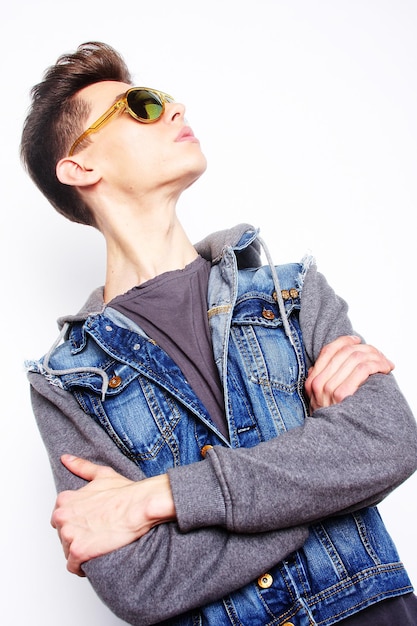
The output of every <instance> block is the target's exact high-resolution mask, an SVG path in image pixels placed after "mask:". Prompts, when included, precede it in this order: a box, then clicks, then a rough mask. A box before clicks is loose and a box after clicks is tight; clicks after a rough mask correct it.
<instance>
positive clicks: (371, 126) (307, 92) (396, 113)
mask: <svg viewBox="0 0 417 626" xmlns="http://www.w3.org/2000/svg"><path fill="white" fill-rule="evenodd" d="M0 31H1V32H0V59H1V80H2V97H1V104H0V106H1V116H0V123H1V129H0V130H1V134H0V141H1V150H0V159H1V186H0V193H1V225H0V229H1V246H0V252H1V269H2V272H1V282H2V285H3V286H2V305H1V315H2V319H1V340H2V380H3V383H4V386H3V393H2V410H1V440H0V445H1V450H0V452H1V455H0V458H1V476H2V497H1V501H2V503H1V518H0V519H1V525H2V526H1V531H0V538H1V561H2V563H1V569H2V583H1V593H2V601H1V603H0V607H1V608H0V612H1V613H0V621H1V623H2V624H5V625H7V626H15V625H17V626H21V625H22V626H23V624H25V625H26V624H32V625H35V626H37V625H39V626H40V625H42V626H57V625H58V624H59V626H70V625H71V626H73V624H77V625H78V626H111V625H115V624H120V623H121V622H120V621H119V620H118V619H116V618H115V617H114V616H112V615H111V613H110V612H109V611H108V610H107V609H106V608H105V607H104V606H103V605H102V604H101V602H100V601H99V600H98V599H97V598H96V597H95V595H94V593H93V592H92V591H91V589H90V588H89V584H88V582H87V581H86V580H84V579H79V578H76V577H74V576H72V575H70V574H68V573H67V572H66V570H65V562H64V559H63V556H62V554H61V548H60V545H59V542H58V539H57V537H56V536H55V531H53V530H52V528H51V527H50V526H49V516H50V511H51V509H52V506H53V502H54V487H53V484H52V479H51V475H50V471H49V465H48V461H47V457H46V454H45V451H44V449H43V445H42V442H41V440H40V437H39V435H38V433H37V430H36V426H35V424H34V419H33V417H32V413H31V408H30V404H29V399H28V386H27V384H26V379H25V373H24V368H23V361H24V359H25V358H34V357H40V356H41V355H42V354H43V353H44V352H45V351H46V350H47V348H48V347H49V346H50V344H51V343H52V342H53V340H54V338H55V336H56V325H55V319H56V317H58V316H59V315H61V314H64V313H68V312H75V311H76V310H77V309H78V307H79V306H80V305H81V304H82V303H83V302H84V300H85V298H86V296H87V295H88V293H89V292H90V290H91V289H93V288H94V287H95V286H96V285H98V284H101V283H102V282H103V276H104V274H103V259H104V247H103V245H102V242H101V238H100V235H99V234H98V233H97V232H95V231H94V230H93V229H90V228H87V227H83V226H78V225H74V224H71V223H70V222H68V221H67V220H65V219H64V218H62V217H61V216H58V214H56V213H55V212H54V210H53V209H52V208H51V207H50V206H49V205H48V203H47V202H46V201H45V200H44V199H43V197H42V196H41V195H40V193H39V192H38V191H37V189H35V187H34V186H33V185H32V183H31V182H30V181H29V179H28V178H27V177H26V174H25V173H24V172H23V170H22V168H21V165H20V163H19V157H18V144H19V139H20V131H21V127H22V123H23V119H24V116H25V112H26V109H27V106H28V103H29V96H28V93H29V89H30V87H31V86H32V85H33V84H34V83H36V82H38V81H39V80H40V79H41V76H42V73H43V70H44V69H46V67H47V66H49V65H50V64H53V63H54V62H55V60H56V58H57V56H58V55H59V54H61V53H62V52H67V51H72V50H74V48H75V47H76V46H77V45H78V44H79V43H81V42H83V41H88V40H102V41H106V42H107V43H110V44H111V45H113V46H114V47H116V48H117V49H118V50H119V51H120V52H121V53H122V54H123V55H124V57H125V59H126V60H127V62H128V65H129V66H130V67H131V68H132V71H133V72H134V73H135V77H136V80H137V82H138V83H142V84H145V85H150V86H153V87H156V88H159V89H162V90H164V91H167V92H168V93H173V94H174V95H175V96H176V98H177V99H178V100H180V101H182V102H184V103H185V104H186V105H187V117H188V119H189V122H190V123H191V125H192V126H193V129H194V131H195V133H196V134H197V136H198V137H199V138H200V140H201V143H202V146H203V148H204V151H205V153H206V155H207V157H208V161H209V168H208V170H207V172H206V174H205V175H204V177H203V179H202V180H201V181H199V182H198V183H197V184H196V185H195V186H194V187H193V188H192V189H191V190H189V191H188V192H187V193H186V194H185V195H184V198H183V200H182V204H181V208H180V211H181V217H182V219H183V222H184V223H185V225H186V227H187V229H188V232H189V233H190V236H191V238H192V240H193V241H196V240H198V239H200V238H201V237H202V236H204V235H205V234H206V233H207V232H208V231H211V230H215V229H220V228H223V227H228V226H231V225H233V224H235V223H237V222H241V221H248V222H251V223H253V224H254V225H256V226H260V227H261V232H262V234H263V236H264V238H265V239H266V240H267V241H268V243H269V246H270V249H271V251H272V252H273V256H274V259H275V261H276V262H277V263H281V262H287V261H294V260H299V259H300V258H301V257H302V256H303V255H304V253H305V252H309V251H311V252H312V253H313V254H314V255H315V257H316V258H317V261H318V265H319V269H320V270H321V271H323V272H324V273H325V274H326V276H327V278H328V280H329V281H330V282H331V284H332V285H333V286H334V288H335V289H336V290H337V292H338V293H340V294H341V295H342V296H344V297H345V298H346V299H347V300H348V301H349V303H350V305H351V317H352V319H353V322H354V325H355V327H356V329H357V330H358V331H359V332H361V333H362V334H363V335H364V336H365V338H366V339H367V340H368V342H369V343H373V344H375V345H377V346H378V347H379V348H380V349H381V350H382V351H384V352H385V353H386V354H387V355H389V356H390V357H391V358H392V359H393V360H394V361H395V363H396V364H397V367H396V377H397V379H398V381H399V383H400V385H401V387H402V389H403V391H404V393H405V395H406V397H407V398H408V400H409V402H410V404H411V405H412V407H413V409H414V410H415V412H417V411H416V409H417V401H416V399H415V396H414V393H415V389H416V382H415V375H414V362H415V352H416V337H415V323H416V320H415V308H416V295H415V271H414V258H415V225H414V221H413V220H414V214H415V209H416V205H417V189H416V166H417V125H416V111H417V88H416V78H417V73H416V69H417V37H416V33H417V2H416V1H415V0H298V1H297V0H256V2H254V1H252V0H251V1H248V0H229V1H228V0H206V1H205V2H198V1H197V0H194V1H192V0H176V1H175V2H172V1H169V2H168V1H166V0H157V1H155V2H152V0H146V2H145V1H143V0H134V1H131V0H124V2H115V1H114V0H113V1H111V2H110V1H109V0H102V1H100V2H99V1H98V0H89V1H88V2H86V1H85V0H72V1H71V2H70V3H57V2H56V1H54V2H52V1H51V0H36V1H35V2H34V1H33V0H26V1H24V0H15V1H14V2H8V3H6V4H5V6H4V7H3V9H2V16H1V24H0ZM364 419H366V415H365V416H364ZM416 485H417V478H416V476H414V477H412V478H411V479H409V480H408V481H407V482H406V484H405V485H403V486H402V487H400V488H399V489H398V490H397V491H396V492H395V493H394V494H392V495H391V496H390V497H389V498H388V499H387V500H386V502H384V503H383V504H382V505H381V511H382V513H383V516H384V519H385V521H386V524H387V526H388V528H389V530H390V531H391V533H392V535H393V536H394V538H395V541H396V543H397V546H398V548H399V551H400V555H401V557H402V559H403V561H404V562H405V563H406V565H407V567H408V570H409V572H410V575H411V578H412V580H413V582H414V583H417V560H416V557H417V547H416V541H415V530H414V529H415V526H416V520H417V505H416V498H415V490H416Z"/></svg>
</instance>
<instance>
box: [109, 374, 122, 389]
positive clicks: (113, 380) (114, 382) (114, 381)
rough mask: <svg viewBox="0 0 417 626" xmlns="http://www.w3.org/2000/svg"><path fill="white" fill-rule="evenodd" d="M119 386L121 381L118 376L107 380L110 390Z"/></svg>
mask: <svg viewBox="0 0 417 626" xmlns="http://www.w3.org/2000/svg"><path fill="white" fill-rule="evenodd" d="M121 384H122V379H121V378H120V376H112V377H111V378H110V380H109V387H111V388H112V389H115V388H116V387H119V386H120V385H121Z"/></svg>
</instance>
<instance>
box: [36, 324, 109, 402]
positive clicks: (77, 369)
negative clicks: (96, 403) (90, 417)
mask: <svg viewBox="0 0 417 626" xmlns="http://www.w3.org/2000/svg"><path fill="white" fill-rule="evenodd" d="M68 327H69V324H68V323H65V324H64V325H63V327H62V330H61V332H60V333H59V335H58V338H57V339H56V340H55V341H54V343H53V344H52V346H51V348H50V349H49V350H48V352H47V353H46V355H45V357H44V360H43V363H42V367H43V368H44V370H45V372H46V373H47V374H48V375H49V376H63V375H64V374H77V373H78V372H91V373H92V374H98V375H99V376H101V378H102V379H103V384H102V386H101V399H102V400H103V401H104V400H105V397H106V392H107V389H108V386H109V377H108V375H107V373H106V372H105V371H104V370H103V369H100V368H99V367H72V368H70V369H66V370H54V369H53V368H52V367H49V360H50V358H51V355H52V353H53V351H54V350H55V348H56V347H57V346H58V345H59V344H60V342H61V340H62V339H63V338H64V337H65V334H66V332H67V330H68Z"/></svg>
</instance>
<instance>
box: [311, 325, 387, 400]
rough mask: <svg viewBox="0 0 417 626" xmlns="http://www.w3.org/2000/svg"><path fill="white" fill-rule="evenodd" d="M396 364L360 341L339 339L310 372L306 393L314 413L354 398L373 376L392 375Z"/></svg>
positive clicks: (323, 351) (324, 349)
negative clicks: (351, 397)
mask: <svg viewBox="0 0 417 626" xmlns="http://www.w3.org/2000/svg"><path fill="white" fill-rule="evenodd" d="M393 369H394V364H393V363H392V362H391V361H390V360H389V359H387V358H386V357H385V356H384V355H383V354H382V353H381V352H379V350H377V349H376V348H374V347H373V346H370V345H368V344H364V343H361V340H360V338H359V337H356V336H344V337H338V338H337V339H335V340H334V341H332V342H331V343H329V344H327V346H324V348H323V349H322V350H321V352H320V355H319V358H318V359H317V361H316V362H315V364H314V366H313V367H312V368H310V370H309V372H308V376H307V380H306V383H305V391H306V394H307V396H308V398H309V400H310V408H311V411H314V410H315V409H318V408H322V407H326V406H331V405H332V404H338V403H339V402H341V401H342V400H344V399H345V398H346V397H347V396H351V395H352V394H353V393H355V391H356V390H357V389H358V388H359V387H360V385H362V383H364V382H365V381H366V380H367V378H369V376H371V374H378V373H379V374H389V373H390V372H391V371H392V370H393Z"/></svg>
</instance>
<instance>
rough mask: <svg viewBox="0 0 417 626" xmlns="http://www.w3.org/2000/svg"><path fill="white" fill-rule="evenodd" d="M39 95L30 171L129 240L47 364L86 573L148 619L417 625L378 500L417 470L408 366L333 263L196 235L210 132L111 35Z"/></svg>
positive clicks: (71, 537) (61, 503) (59, 471)
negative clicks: (402, 368) (137, 84)
mask: <svg viewBox="0 0 417 626" xmlns="http://www.w3.org/2000/svg"><path fill="white" fill-rule="evenodd" d="M32 95H33V102H32V108H31V111H30V113H29V115H28V118H27V120H26V123H25V127H24V131H23V138H22V155H23V158H24V161H25V163H26V166H27V168H28V170H29V173H30V174H31V176H32V178H33V179H34V181H35V182H36V183H37V184H38V186H39V187H40V188H41V189H42V191H43V193H44V194H45V196H46V197H47V198H48V199H49V200H50V202H51V203H52V204H53V205H54V206H55V208H56V209H57V210H59V211H60V212H61V213H63V214H64V215H65V216H66V217H68V218H69V219H71V220H74V221H79V222H81V223H86V224H90V225H93V226H95V227H96V228H98V229H99V230H100V232H101V233H102V234H103V236H104V237H105V240H106V245H107V273H106V282H105V285H104V289H98V290H97V291H95V292H94V293H93V294H92V296H91V297H90V299H89V300H88V302H87V304H86V305H85V307H84V308H83V309H82V310H81V311H80V312H79V313H78V314H77V315H75V316H69V317H67V318H63V319H61V320H60V326H61V329H62V330H61V334H60V337H59V338H58V340H57V342H56V344H55V345H54V346H53V348H52V349H51V350H50V351H49V352H48V353H47V355H46V356H45V357H44V358H42V359H41V360H40V361H38V362H33V363H31V364H30V367H29V369H30V373H29V378H30V383H31V390H32V398H33V407H34V411H35V414H36V417H37V420H38V424H39V428H40V431H41V433H42V436H43V438H44V441H45V444H46V446H47V448H48V452H49V456H50V460H51V465H52V468H53V471H54V476H55V480H56V485H57V490H58V491H59V492H60V495H59V496H58V499H57V505H56V508H55V511H54V513H53V517H52V523H53V525H54V526H55V527H56V528H57V529H58V532H59V535H60V538H61V541H62V544H63V548H64V552H65V555H66V557H67V559H68V569H69V570H70V571H72V572H74V573H78V574H80V575H87V576H88V578H89V579H90V581H91V583H92V584H93V586H94V587H95V589H96V591H97V593H98V594H99V595H100V597H101V598H102V599H103V600H104V602H106V604H107V605H108V606H109V607H110V608H111V609H112V610H113V611H114V612H115V613H116V614H117V615H119V616H120V617H121V618H123V619H124V620H126V621H127V622H129V623H131V624H137V625H139V624H154V623H159V622H162V621H164V623H169V624H174V625H178V626H179V625H184V626H185V625H190V626H191V625H195V624H201V625H203V624H205V625H208V626H219V625H223V624H242V625H245V626H246V625H250V626H254V625H259V626H263V625H266V624H280V625H283V624H286V625H287V626H289V625H290V624H293V625H297V626H304V625H307V624H308V625H312V624H320V625H322V626H324V625H326V626H329V625H330V624H334V623H341V624H345V626H349V625H350V626H353V625H356V626H359V625H360V624H367V625H368V626H369V624H374V623H375V624H378V626H381V624H393V623H397V622H398V623H401V624H414V623H416V598H415V596H414V595H413V594H412V586H411V583H410V581H409V579H408V576H407V574H406V572H405V570H404V567H403V566H402V564H401V562H399V559H398V555H397V553H396V550H395V547H394V545H393V543H392V541H391V539H390V537H389V536H388V533H387V531H386V529H385V527H384V525H383V523H382V521H381V519H380V516H379V514H378V511H377V509H376V508H375V504H376V503H377V502H378V501H380V500H381V499H382V498H383V497H384V496H385V495H386V494H388V493H389V492H390V491H391V490H392V489H393V488H394V487H396V486H397V485H399V484H400V483H401V482H402V481H403V480H405V479H406V478H407V477H408V476H409V475H410V474H411V473H412V472H413V471H414V470H415V469H416V463H417V454H416V452H417V434H416V425H415V422H414V419H413V416H412V415H411V413H410V410H409V407H408V406H407V403H406V401H405V400H404V398H403V396H402V394H401V393H400V391H399V390H398V388H397V386H396V383H395V380H394V378H393V377H392V375H390V374H389V372H390V371H391V369H392V364H391V363H390V362H389V361H388V360H387V359H385V357H384V356H383V355H381V354H380V353H379V352H378V351H377V350H375V349H374V348H372V347H371V346H367V345H366V344H363V343H361V341H360V339H359V338H358V337H357V336H355V335H353V331H352V328H351V325H350V322H349V320H348V317H347V307H346V304H345V303H344V302H343V301H342V300H341V299H340V298H338V297H337V296H336V295H335V294H334V292H333V291H332V290H331V288H330V287H329V286H328V284H327V283H326V281H325V279H324V278H323V276H321V275H320V274H319V273H318V272H317V270H316V268H315V266H314V264H313V263H312V262H311V260H306V261H304V262H302V263H293V264H289V265H285V266H281V267H275V266H274V265H273V264H272V262H271V260H270V259H269V255H268V252H267V250H266V248H265V246H264V244H263V242H262V240H261V239H260V237H259V235H258V233H257V231H256V230H255V229H253V228H252V227H251V226H247V225H240V226H237V227H236V228H234V229H232V230H230V231H226V232H221V233H216V234H214V235H212V236H210V237H208V238H207V239H206V240H204V241H203V242H201V243H200V244H198V245H197V246H193V245H192V244H191V242H190V241H189V239H188V237H187V235H186V234H185V232H184V230H183V228H182V226H181V224H180V223H179V221H178V218H177V215H176V203H177V200H178V198H179V196H180V195H181V193H182V192H183V191H184V190H185V189H186V188H187V187H189V186H190V185H191V184H192V183H193V182H194V181H195V180H197V179H198V178H199V176H200V175H201V174H202V173H203V172H204V170H205V166H206V162H205V158H204V156H203V154H202V152H201V149H200V144H199V142H198V140H197V139H196V137H195V136H194V134H193V132H192V131H191V129H190V127H189V126H187V125H186V123H185V120H184V107H183V106H182V105H181V104H179V103H177V102H175V101H174V99H173V98H171V97H170V96H168V95H167V94H164V93H162V92H159V91H155V90H153V89H148V88H132V86H131V79H130V75H129V73H128V71H127V68H126V66H125V64H124V62H123V60H122V59H121V58H120V56H119V55H118V54H117V53H116V52H115V51H114V50H113V49H111V48H110V47H109V46H106V45H104V44H99V43H90V44H84V45H82V46H80V47H79V48H78V50H77V51H76V53H74V54H71V55H65V56H63V57H61V58H60V59H59V60H58V61H57V63H56V65H55V66H53V67H51V68H50V69H49V70H48V71H47V73H46V74H45V77H44V80H43V81H42V82H41V83H40V84H39V85H37V86H36V87H35V88H34V89H33V94H32ZM261 247H263V248H264V250H265V252H266V255H267V258H268V264H267V265H266V266H264V267H262V266H261V265H260V260H259V253H260V250H261ZM74 455H75V456H74ZM86 481H87V484H86Z"/></svg>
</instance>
